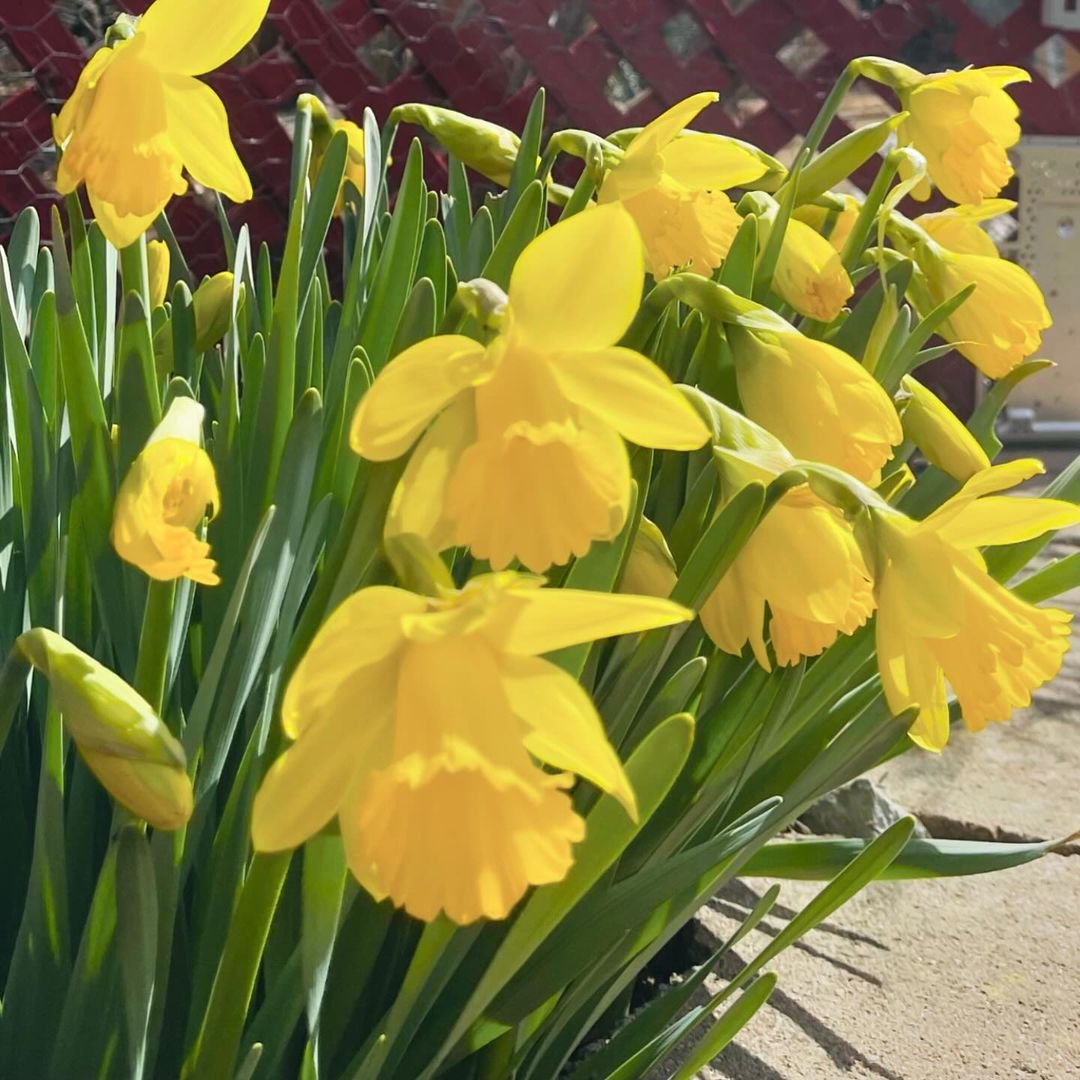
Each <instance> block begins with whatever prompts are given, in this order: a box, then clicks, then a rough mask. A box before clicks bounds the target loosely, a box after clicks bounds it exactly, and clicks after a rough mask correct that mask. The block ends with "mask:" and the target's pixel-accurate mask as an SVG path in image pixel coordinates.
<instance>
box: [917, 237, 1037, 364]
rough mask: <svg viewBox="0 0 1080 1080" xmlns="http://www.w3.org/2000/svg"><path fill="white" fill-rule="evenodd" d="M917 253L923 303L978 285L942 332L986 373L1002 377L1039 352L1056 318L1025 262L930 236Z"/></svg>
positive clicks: (928, 305)
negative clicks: (963, 248)
mask: <svg viewBox="0 0 1080 1080" xmlns="http://www.w3.org/2000/svg"><path fill="white" fill-rule="evenodd" d="M915 258H916V260H917V261H918V265H919V269H920V270H921V271H922V276H923V279H924V280H925V286H926V288H925V291H926V295H925V298H924V299H923V302H922V304H921V305H920V306H922V307H924V308H931V309H932V308H934V307H936V306H937V305H938V304H942V303H944V302H945V301H946V300H948V299H950V298H951V297H953V296H955V295H956V294H957V293H958V292H960V291H961V290H962V289H965V288H966V287H967V286H968V285H971V284H974V285H975V291H974V292H973V293H972V294H971V295H970V296H969V297H968V298H967V299H966V300H964V302H963V303H962V304H961V305H960V306H959V308H957V309H956V311H955V312H953V314H952V315H950V316H949V319H948V321H947V323H946V324H945V326H944V327H943V328H942V331H941V334H942V337H944V338H945V339H946V340H947V341H951V342H953V344H955V346H956V349H957V352H959V353H961V354H962V355H963V356H966V357H967V359H968V360H970V361H971V362H972V363H973V364H974V365H975V366H976V367H977V368H978V369H979V370H980V371H981V372H982V373H983V374H984V375H987V376H989V377H990V378H991V379H1000V378H1001V377H1002V376H1003V375H1007V374H1008V373H1009V372H1010V371H1012V369H1013V368H1015V367H1016V366H1017V365H1018V364H1020V363H1021V362H1022V361H1024V360H1026V359H1027V358H1028V357H1029V356H1032V355H1033V354H1034V353H1036V352H1037V351H1038V349H1039V347H1040V345H1041V344H1042V332H1043V331H1044V330H1046V329H1047V328H1048V327H1049V326H1050V325H1051V323H1052V322H1053V320H1052V319H1051V317H1050V312H1049V310H1048V309H1047V307H1046V301H1045V299H1044V298H1043V294H1042V291H1041V290H1040V289H1039V286H1038V285H1037V284H1036V283H1035V281H1034V279H1033V278H1032V276H1031V275H1030V274H1029V273H1028V272H1027V271H1026V270H1025V269H1024V268H1023V267H1021V266H1018V265H1017V264H1016V263H1014V262H1011V261H1009V260H1008V259H999V258H997V257H996V255H993V256H990V255H976V254H967V253H965V252H957V251H949V250H947V249H946V248H944V247H942V246H941V244H939V243H936V242H935V241H932V240H928V241H926V242H924V243H921V244H919V245H917V247H916V249H915ZM916 302H917V304H918V302H919V297H918V294H916ZM925 313H926V312H925V311H924V314H925Z"/></svg>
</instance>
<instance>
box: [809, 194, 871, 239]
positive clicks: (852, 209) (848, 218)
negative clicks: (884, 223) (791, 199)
mask: <svg viewBox="0 0 1080 1080" xmlns="http://www.w3.org/2000/svg"><path fill="white" fill-rule="evenodd" d="M826 203H827V205H826ZM861 205H862V204H861V203H860V202H859V200H858V199H856V198H855V196H854V195H839V196H837V195H833V194H832V193H831V192H829V193H827V194H826V195H825V197H824V198H823V199H822V200H821V203H820V204H819V203H805V204H804V205H802V206H799V207H796V209H795V211H794V214H793V215H792V216H793V217H794V218H795V219H796V220H797V221H801V222H802V223H803V224H804V225H809V226H810V228H811V229H813V230H814V232H816V233H820V234H821V235H822V236H824V237H825V239H826V240H828V241H829V243H830V244H832V246H833V247H834V248H835V249H836V250H837V251H838V252H842V251H843V250H844V244H845V243H846V242H847V238H848V237H849V236H850V235H851V230H852V229H853V228H854V227H855V221H856V220H857V218H858V216H859V210H860V209H861Z"/></svg>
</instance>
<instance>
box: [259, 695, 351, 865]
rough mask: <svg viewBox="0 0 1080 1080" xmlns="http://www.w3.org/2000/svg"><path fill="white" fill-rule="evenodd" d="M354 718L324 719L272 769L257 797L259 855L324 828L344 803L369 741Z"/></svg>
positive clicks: (291, 843)
mask: <svg viewBox="0 0 1080 1080" xmlns="http://www.w3.org/2000/svg"><path fill="white" fill-rule="evenodd" d="M363 733H364V727H363V726H362V725H361V724H358V723H357V722H356V720H355V719H354V718H349V717H346V716H324V717H323V718H322V719H321V720H320V721H319V722H318V723H316V724H312V725H311V726H310V727H309V728H308V729H307V730H305V732H304V735H303V738H301V739H300V740H299V741H298V742H296V743H294V744H293V745H292V746H291V747H290V748H289V749H288V750H286V751H285V753H284V754H282V755H281V757H279V758H278V759H277V761H275V762H274V764H273V765H271V766H270V771H269V772H268V773H267V774H266V778H265V779H264V780H263V782H262V786H261V787H260V788H259V790H258V793H257V794H256V796H255V803H254V805H253V807H252V812H251V839H252V843H253V844H254V846H255V850H256V851H284V850H286V849H288V848H292V847H296V846H297V844H302V843H303V842H304V841H305V840H307V839H308V838H309V837H311V836H314V835H315V834H316V833H317V832H318V831H319V830H320V829H321V828H323V826H324V825H326V824H327V823H328V822H329V821H330V820H331V819H332V818H333V817H334V815H335V814H337V812H338V810H339V809H340V808H341V806H342V803H343V802H344V799H345V794H346V792H347V791H348V788H349V781H350V780H351V779H352V774H353V770H354V769H355V768H356V764H357V758H358V756H359V754H360V752H361V751H362V750H363V749H364V747H363V745H362V744H363V743H364V742H365V741H366V740H365V739H363V737H362V735H363Z"/></svg>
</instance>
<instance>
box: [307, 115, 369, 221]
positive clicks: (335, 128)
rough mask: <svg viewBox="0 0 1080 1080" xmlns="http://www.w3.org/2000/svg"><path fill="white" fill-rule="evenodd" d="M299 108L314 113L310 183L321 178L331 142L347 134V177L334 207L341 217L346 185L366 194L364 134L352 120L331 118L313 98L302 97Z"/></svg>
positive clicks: (343, 211)
mask: <svg viewBox="0 0 1080 1080" xmlns="http://www.w3.org/2000/svg"><path fill="white" fill-rule="evenodd" d="M296 105H297V108H301V109H307V110H308V111H309V112H310V113H311V162H310V164H309V166H308V179H309V180H310V182H311V183H312V184H314V183H315V178H316V177H317V176H318V175H319V168H320V166H321V165H322V160H323V158H324V157H325V155H326V148H327V146H328V145H329V144H330V140H331V139H332V138H333V137H334V136H335V135H336V134H337V133H338V132H339V131H344V132H345V137H346V138H347V139H348V140H349V150H348V153H347V155H346V157H345V175H344V176H343V177H342V178H341V190H340V191H339V192H338V197H337V202H336V203H335V204H334V213H335V214H336V215H337V216H338V217H340V216H341V215H342V214H344V213H345V184H346V183H347V182H348V183H351V184H352V185H353V186H354V187H355V188H356V190H357V191H359V192H360V193H361V194H363V192H364V131H363V129H362V128H361V127H360V126H359V125H357V124H354V123H353V122H352V121H351V120H336V119H334V118H332V117H331V116H330V114H329V113H328V112H327V111H326V106H325V105H324V104H323V103H322V102H321V101H320V100H319V99H318V98H317V97H316V96H315V95H314V94H301V95H300V96H299V97H298V98H297V99H296Z"/></svg>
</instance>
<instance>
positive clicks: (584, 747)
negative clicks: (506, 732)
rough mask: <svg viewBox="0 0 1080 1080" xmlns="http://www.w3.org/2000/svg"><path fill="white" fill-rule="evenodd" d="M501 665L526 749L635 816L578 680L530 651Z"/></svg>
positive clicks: (627, 790)
mask: <svg viewBox="0 0 1080 1080" xmlns="http://www.w3.org/2000/svg"><path fill="white" fill-rule="evenodd" d="M500 666H501V669H502V673H503V687H504V689H505V690H506V694H507V696H508V697H509V699H510V707H511V708H512V709H513V710H514V713H515V714H516V715H517V716H518V717H519V718H520V719H522V720H524V721H525V723H526V725H527V726H528V728H529V731H528V734H527V735H526V736H525V748H526V749H527V750H528V751H529V753H530V754H532V755H533V757H536V758H539V759H540V760H541V761H543V762H545V763H546V764H548V765H551V766H553V767H554V768H556V769H565V770H567V771H568V772H573V773H577V775H578V776H581V777H584V778H585V779H586V780H588V781H589V782H590V783H592V784H595V785H596V786H597V787H598V788H600V789H601V790H602V791H606V792H608V793H609V794H611V795H613V796H614V797H615V798H616V799H618V800H619V802H620V803H622V805H623V807H624V809H625V810H626V812H627V813H628V814H629V815H630V817H632V818H633V819H634V820H635V821H636V820H637V800H636V798H635V797H634V789H633V788H632V787H631V786H630V781H629V779H628V778H627V776H626V773H625V772H624V771H623V767H622V762H621V761H620V760H619V756H618V754H616V753H615V749H614V747H612V745H611V743H610V742H609V741H608V737H607V733H606V732H605V731H604V725H603V724H602V722H601V720H600V716H599V714H598V713H597V711H596V706H595V705H593V703H592V699H591V698H590V697H589V695H588V694H587V693H586V692H585V689H584V688H583V687H582V685H581V684H580V683H579V682H578V681H577V680H576V679H574V678H572V677H571V676H570V675H568V674H567V673H566V672H565V671H563V670H562V669H561V668H557V667H555V665H554V664H551V663H549V662H548V661H546V660H540V659H537V658H536V657H532V656H505V657H503V659H502V661H501V665H500Z"/></svg>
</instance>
